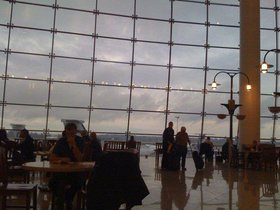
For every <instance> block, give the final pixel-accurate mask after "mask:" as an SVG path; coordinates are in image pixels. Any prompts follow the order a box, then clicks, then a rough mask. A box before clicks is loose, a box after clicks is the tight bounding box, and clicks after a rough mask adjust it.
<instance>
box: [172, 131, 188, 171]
mask: <svg viewBox="0 0 280 210" xmlns="http://www.w3.org/2000/svg"><path fill="white" fill-rule="evenodd" d="M188 144H190V139H189V135H188V133H187V132H186V127H184V126H182V127H181V130H180V132H178V133H177V135H176V140H175V148H176V153H177V155H178V156H179V158H180V159H181V161H182V162H181V166H182V170H183V171H185V170H186V157H187V152H188V147H187V145H188Z"/></svg>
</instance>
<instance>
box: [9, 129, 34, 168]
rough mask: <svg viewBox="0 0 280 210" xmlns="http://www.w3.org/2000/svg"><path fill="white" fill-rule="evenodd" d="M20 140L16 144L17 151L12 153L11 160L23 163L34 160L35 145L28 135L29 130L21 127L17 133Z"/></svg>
mask: <svg viewBox="0 0 280 210" xmlns="http://www.w3.org/2000/svg"><path fill="white" fill-rule="evenodd" d="M19 139H20V142H19V144H18V145H17V146H16V149H17V150H18V151H15V152H14V154H13V161H14V162H18V163H24V162H28V161H35V157H36V156H35V155H34V152H35V145H34V140H33V138H32V137H31V136H30V135H29V131H28V130H26V129H23V130H21V131H20V133H19Z"/></svg>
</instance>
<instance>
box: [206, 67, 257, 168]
mask: <svg viewBox="0 0 280 210" xmlns="http://www.w3.org/2000/svg"><path fill="white" fill-rule="evenodd" d="M220 74H225V75H227V76H229V77H230V99H229V100H228V103H227V104H221V105H223V106H224V107H226V108H227V110H228V114H229V117H230V120H229V123H230V124H229V150H228V160H229V165H230V164H231V160H232V150H231V148H232V141H233V115H234V112H235V110H236V108H237V107H239V106H241V104H236V103H235V100H234V99H233V78H234V77H235V76H236V75H242V76H244V77H246V79H247V85H246V89H247V90H248V91H249V90H251V89H252V87H251V85H250V80H249V77H248V76H247V74H245V73H243V72H236V73H232V72H227V71H220V72H218V73H217V74H215V76H214V80H213V82H212V83H211V84H209V86H211V87H212V89H213V90H216V89H217V87H218V86H219V85H220V84H218V83H217V82H216V78H217V76H218V75H220ZM217 116H218V118H220V119H224V118H225V117H226V115H224V114H218V115H217ZM236 117H237V119H239V120H243V119H244V118H245V116H243V115H242V116H241V115H237V116H236Z"/></svg>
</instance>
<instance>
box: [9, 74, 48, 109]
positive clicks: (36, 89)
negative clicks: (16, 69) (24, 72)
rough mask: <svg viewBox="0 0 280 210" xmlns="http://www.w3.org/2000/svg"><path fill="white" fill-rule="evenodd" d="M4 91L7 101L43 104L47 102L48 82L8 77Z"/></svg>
mask: <svg viewBox="0 0 280 210" xmlns="http://www.w3.org/2000/svg"><path fill="white" fill-rule="evenodd" d="M6 91H7V92H6V100H7V102H8V103H24V104H40V105H44V104H46V103H47V97H48V95H47V93H48V83H47V82H40V81H30V80H14V79H9V80H8V81H7V89H6ZM23 96H24V97H23Z"/></svg>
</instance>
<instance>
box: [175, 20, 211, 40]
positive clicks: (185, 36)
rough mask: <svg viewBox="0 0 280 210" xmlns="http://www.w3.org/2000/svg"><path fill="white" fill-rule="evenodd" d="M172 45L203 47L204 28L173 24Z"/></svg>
mask: <svg viewBox="0 0 280 210" xmlns="http://www.w3.org/2000/svg"><path fill="white" fill-rule="evenodd" d="M172 38H173V41H174V43H180V44H197V45H204V44H205V41H206V27H205V26H204V25H195V24H182V23H174V24H173V35H172Z"/></svg>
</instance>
